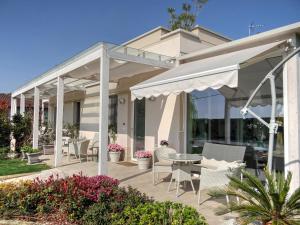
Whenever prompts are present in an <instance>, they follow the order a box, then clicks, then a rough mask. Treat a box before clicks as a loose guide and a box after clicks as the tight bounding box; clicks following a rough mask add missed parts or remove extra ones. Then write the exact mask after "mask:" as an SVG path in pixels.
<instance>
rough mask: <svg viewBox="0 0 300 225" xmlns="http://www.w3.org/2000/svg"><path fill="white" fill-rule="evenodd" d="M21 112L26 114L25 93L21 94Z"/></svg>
mask: <svg viewBox="0 0 300 225" xmlns="http://www.w3.org/2000/svg"><path fill="white" fill-rule="evenodd" d="M20 114H21V115H23V116H24V114H25V95H24V94H21V95H20Z"/></svg>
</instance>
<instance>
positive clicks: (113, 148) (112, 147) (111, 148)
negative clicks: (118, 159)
mask: <svg viewBox="0 0 300 225" xmlns="http://www.w3.org/2000/svg"><path fill="white" fill-rule="evenodd" d="M107 148H108V151H110V152H122V151H124V148H123V147H122V146H121V145H118V144H109V145H108V146H107Z"/></svg>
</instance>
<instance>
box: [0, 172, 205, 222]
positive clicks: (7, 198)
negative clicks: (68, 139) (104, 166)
mask: <svg viewBox="0 0 300 225" xmlns="http://www.w3.org/2000/svg"><path fill="white" fill-rule="evenodd" d="M0 218H4V219H12V220H13V219H19V220H23V221H35V222H40V223H43V222H50V223H51V224H85V225H97V224H101V225H106V224H107V225H121V224H130V225H140V224H164V225H175V224H176V225H190V224H193V225H207V223H206V221H205V219H204V217H203V216H201V215H200V214H199V213H198V212H197V210H196V209H194V208H192V207H189V206H184V205H182V204H179V203H172V202H155V201H153V199H151V198H149V197H147V196H146V195H145V194H142V193H140V192H139V191H137V190H136V189H133V188H131V187H128V188H124V187H119V181H118V180H115V179H113V178H110V177H107V176H95V177H86V176H82V175H73V176H71V177H67V178H64V179H58V178H57V177H54V176H51V177H49V178H48V179H47V180H43V181H42V180H39V179H36V180H34V181H24V182H20V183H17V184H16V183H2V184H0Z"/></svg>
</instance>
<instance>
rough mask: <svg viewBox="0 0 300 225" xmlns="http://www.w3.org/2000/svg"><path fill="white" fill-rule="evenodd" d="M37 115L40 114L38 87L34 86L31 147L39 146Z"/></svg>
mask: <svg viewBox="0 0 300 225" xmlns="http://www.w3.org/2000/svg"><path fill="white" fill-rule="evenodd" d="M39 116H40V89H39V88H38V87H35V88H34V100H33V128H32V132H33V135H32V136H33V137H32V147H33V148H38V146H39Z"/></svg>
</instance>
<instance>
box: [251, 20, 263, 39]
mask: <svg viewBox="0 0 300 225" xmlns="http://www.w3.org/2000/svg"><path fill="white" fill-rule="evenodd" d="M262 27H264V25H263V24H255V23H254V22H252V23H251V24H250V25H249V26H248V32H249V36H251V35H252V34H254V33H255V30H256V29H257V28H262ZM257 33H259V32H257ZM257 33H256V34H257Z"/></svg>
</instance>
